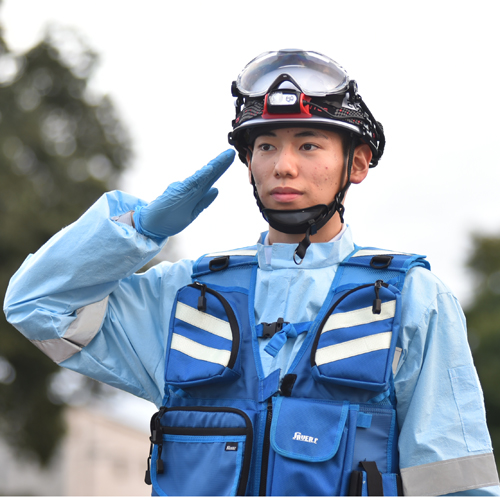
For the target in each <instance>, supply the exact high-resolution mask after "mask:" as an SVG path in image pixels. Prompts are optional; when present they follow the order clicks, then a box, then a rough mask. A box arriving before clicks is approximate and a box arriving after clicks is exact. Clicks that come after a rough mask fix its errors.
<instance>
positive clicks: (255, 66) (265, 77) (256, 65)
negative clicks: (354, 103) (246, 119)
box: [236, 49, 349, 97]
mask: <svg viewBox="0 0 500 500" xmlns="http://www.w3.org/2000/svg"><path fill="white" fill-rule="evenodd" d="M284 73H286V74H288V75H290V76H291V77H292V78H293V79H294V80H295V81H296V82H297V83H298V85H300V90H301V91H302V92H303V93H304V94H306V95H307V96H318V97H321V96H325V95H328V94H336V93H338V92H341V91H342V90H344V89H345V88H346V87H347V84H348V83H349V76H348V75H347V73H346V71H345V70H344V68H342V66H340V65H339V64H337V63H336V62H335V61H334V60H332V59H330V58H329V57H326V56H324V55H322V54H319V53H318V52H309V51H304V50H295V49H284V50H280V51H277V52H276V51H274V52H264V54H261V55H260V56H258V57H256V58H255V59H253V60H252V61H250V62H249V63H248V64H247V65H246V66H245V68H244V69H243V71H242V72H241V73H240V75H239V76H238V80H237V81H236V85H237V87H238V89H239V91H240V92H241V93H242V94H243V95H246V96H248V97H257V96H262V95H265V94H266V93H267V92H268V90H269V87H270V86H271V85H272V84H273V82H274V81H275V80H276V78H278V76H280V75H282V74H284Z"/></svg>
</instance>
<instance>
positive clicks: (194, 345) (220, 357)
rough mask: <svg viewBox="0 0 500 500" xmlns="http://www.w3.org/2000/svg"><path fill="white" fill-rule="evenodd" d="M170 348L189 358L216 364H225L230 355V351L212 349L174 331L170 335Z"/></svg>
mask: <svg viewBox="0 0 500 500" xmlns="http://www.w3.org/2000/svg"><path fill="white" fill-rule="evenodd" d="M171 349H174V350H176V351H179V352H182V353H184V354H185V355H186V356H189V357H190V358H195V359H200V360H201V361H209V362H210V363H217V364H218V365H222V366H227V365H228V363H229V358H230V357H231V352H230V351H225V350H223V349H214V348H213V347H208V346H206V345H202V344H199V343H198V342H195V341H194V340H191V339H188V338H186V337H183V336H182V335H178V334H177V333H174V334H173V335H172V345H171Z"/></svg>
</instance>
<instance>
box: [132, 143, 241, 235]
mask: <svg viewBox="0 0 500 500" xmlns="http://www.w3.org/2000/svg"><path fill="white" fill-rule="evenodd" d="M234 155H235V153H234V151H233V150H232V149H228V150H227V151H224V153H221V154H220V155H219V156H217V158H215V159H213V160H212V161H211V162H210V163H208V165H206V166H204V167H203V168H202V169H200V170H198V171H197V172H196V173H195V174H194V175H192V176H191V177H188V178H187V179H185V180H184V181H182V182H174V183H173V184H170V186H168V188H167V189H166V190H165V192H164V193H163V194H161V195H160V196H158V198H156V200H154V201H152V202H151V203H149V204H148V205H146V206H144V207H137V208H136V209H135V212H134V215H133V217H134V225H135V228H136V230H137V231H138V232H139V233H141V234H144V235H145V236H148V237H150V238H160V239H163V238H167V237H169V236H173V235H174V234H177V233H180V232H181V231H182V230H183V229H185V228H186V227H187V226H189V224H191V222H193V221H194V220H195V219H196V217H198V215H200V213H201V212H202V211H203V210H205V208H207V207H208V206H209V205H210V204H211V203H212V202H213V201H214V200H215V198H216V197H217V194H218V191H217V189H216V188H213V187H212V185H213V184H214V183H215V181H216V180H217V179H218V178H219V177H220V176H221V175H222V174H223V173H224V172H225V171H226V170H227V169H228V168H229V165H231V163H233V160H234Z"/></svg>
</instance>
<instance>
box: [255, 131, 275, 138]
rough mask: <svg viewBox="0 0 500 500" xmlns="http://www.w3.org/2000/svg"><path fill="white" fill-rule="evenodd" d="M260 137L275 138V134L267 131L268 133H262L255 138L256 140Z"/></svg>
mask: <svg viewBox="0 0 500 500" xmlns="http://www.w3.org/2000/svg"><path fill="white" fill-rule="evenodd" d="M262 136H264V137H276V134H275V133H274V132H271V131H269V132H262V134H259V135H258V136H257V137H256V139H258V138H259V137H262Z"/></svg>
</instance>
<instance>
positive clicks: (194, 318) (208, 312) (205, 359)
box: [165, 283, 240, 387]
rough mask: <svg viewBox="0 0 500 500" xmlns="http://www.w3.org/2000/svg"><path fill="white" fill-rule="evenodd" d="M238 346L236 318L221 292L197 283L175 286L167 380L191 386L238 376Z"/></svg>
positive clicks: (178, 384)
mask: <svg viewBox="0 0 500 500" xmlns="http://www.w3.org/2000/svg"><path fill="white" fill-rule="evenodd" d="M239 346H240V330H239V326H238V321H237V319H236V315H235V313H234V311H233V309H232V308H231V306H230V304H229V302H228V301H227V300H226V299H225V298H224V297H223V295H221V294H220V293H219V292H217V291H216V290H213V289H211V288H208V287H207V285H205V284H201V283H193V284H191V285H188V286H186V287H184V288H182V289H181V290H179V292H178V294H177V301H176V303H175V306H174V310H173V311H172V317H171V323H170V345H169V349H168V352H167V363H166V372H165V381H166V383H167V384H172V385H174V386H177V387H192V386H197V385H204V384H210V383H215V382H229V381H231V380H234V379H236V378H238V377H239V376H240V369H239V359H238V351H239Z"/></svg>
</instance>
